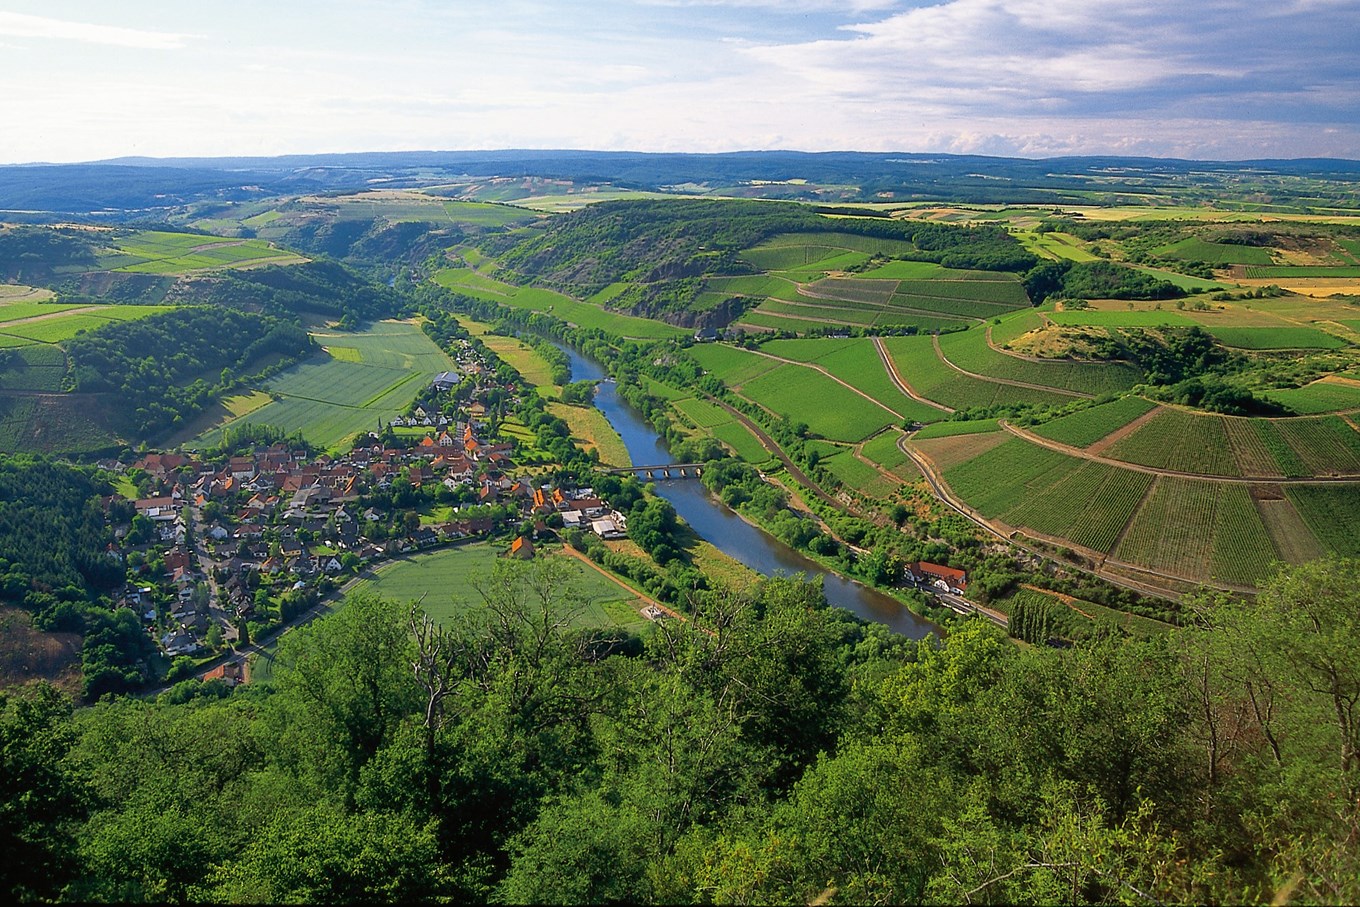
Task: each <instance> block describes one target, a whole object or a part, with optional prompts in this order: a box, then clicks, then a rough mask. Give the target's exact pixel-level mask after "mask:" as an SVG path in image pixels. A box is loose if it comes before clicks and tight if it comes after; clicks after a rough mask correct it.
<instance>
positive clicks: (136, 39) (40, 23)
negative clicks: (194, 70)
mask: <svg viewBox="0 0 1360 907" xmlns="http://www.w3.org/2000/svg"><path fill="white" fill-rule="evenodd" d="M0 35H9V36H10V37H15V38H46V39H50V40H56V41H80V42H82V43H85V44H105V45H111V46H114V47H135V48H141V49H144V50H173V49H175V48H178V47H183V46H184V42H185V39H186V38H187V37H189V36H188V35H178V34H172V33H170V32H160V31H146V30H144V29H137V28H122V27H120V26H116V25H96V24H93V23H88V22H70V21H67V20H65V19H49V18H47V17H46V16H29V15H25V14H23V13H5V12H0Z"/></svg>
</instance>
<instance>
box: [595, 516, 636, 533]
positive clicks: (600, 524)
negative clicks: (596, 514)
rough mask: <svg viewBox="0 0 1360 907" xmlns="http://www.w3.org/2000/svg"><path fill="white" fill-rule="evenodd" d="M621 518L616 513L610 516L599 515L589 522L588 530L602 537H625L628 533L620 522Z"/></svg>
mask: <svg viewBox="0 0 1360 907" xmlns="http://www.w3.org/2000/svg"><path fill="white" fill-rule="evenodd" d="M622 519H623V518H622V517H621V516H619V515H618V514H614V515H613V516H611V517H601V518H600V519H598V520H593V521H592V522H591V524H590V531H591V532H593V533H595V534H596V535H598V536H599V537H600V538H602V539H621V538H626V537H627V536H628V533H627V532H625V531H624V529H623V526H622V524H621V520H622Z"/></svg>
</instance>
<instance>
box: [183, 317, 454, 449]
mask: <svg viewBox="0 0 1360 907" xmlns="http://www.w3.org/2000/svg"><path fill="white" fill-rule="evenodd" d="M313 336H314V337H315V339H316V340H317V342H318V343H320V344H321V345H322V347H323V348H328V347H330V348H334V349H335V350H336V351H339V350H344V352H343V353H341V354H340V355H339V356H335V355H332V353H325V352H323V354H322V355H321V356H317V357H314V358H312V359H311V360H309V361H307V362H304V363H301V364H299V365H296V366H294V367H292V368H290V369H288V370H287V371H285V372H283V373H281V374H279V375H278V376H276V377H275V378H273V379H271V380H270V381H269V383H268V384H267V385H266V387H265V388H264V390H265V391H266V392H268V393H269V394H270V395H272V396H273V398H274V400H273V402H271V403H269V404H268V405H267V406H264V407H261V408H259V409H256V410H254V411H253V412H251V413H249V414H247V415H245V416H242V417H241V418H239V419H234V420H232V421H230V422H227V423H225V424H223V425H218V426H216V427H214V428H212V429H211V430H209V431H206V432H204V433H203V434H202V435H200V436H199V437H198V438H197V439H195V441H194V442H193V445H194V446H211V445H212V444H214V443H216V442H218V441H219V440H220V439H221V437H222V432H223V430H224V429H225V428H227V427H229V426H234V425H246V424H266V425H274V426H277V427H278V428H281V429H283V430H284V431H285V432H288V433H292V432H295V431H299V432H301V433H302V435H303V437H305V438H306V439H307V440H308V441H310V442H311V443H313V444H316V445H318V446H320V447H327V448H331V447H336V446H337V445H339V444H340V443H341V442H343V441H344V440H346V439H348V438H349V437H351V436H353V435H354V434H356V433H357V432H360V431H366V430H377V429H378V428H379V427H380V424H385V423H387V422H390V421H391V420H392V419H394V418H396V417H397V416H399V415H401V413H402V410H403V409H405V407H406V405H407V404H409V403H410V402H411V400H413V399H414V398H415V396H416V394H417V393H418V392H419V391H420V389H421V388H423V387H424V386H425V385H426V384H427V383H428V382H429V381H430V380H431V379H432V378H433V377H434V376H435V375H437V374H438V373H440V372H442V371H445V370H447V369H451V368H453V361H452V360H451V359H450V358H449V357H448V356H447V355H446V354H445V353H444V352H443V351H441V350H440V349H439V347H438V346H436V345H435V343H434V342H433V341H432V340H430V338H429V337H428V336H426V335H425V333H424V332H423V331H422V330H421V329H420V327H419V325H416V324H411V323H409V322H400V321H382V322H378V323H376V324H373V325H372V326H370V327H369V328H368V329H367V330H365V331H363V332H359V333H353V334H348V333H345V334H339V333H337V334H314V335H313Z"/></svg>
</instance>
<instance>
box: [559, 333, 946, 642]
mask: <svg viewBox="0 0 1360 907" xmlns="http://www.w3.org/2000/svg"><path fill="white" fill-rule="evenodd" d="M561 349H562V350H563V351H564V352H566V354H567V355H568V356H570V357H571V377H572V380H574V381H600V382H601V383H600V385H599V387H598V390H597V391H596V394H595V405H596V407H598V408H599V410H600V412H602V413H604V415H605V418H606V419H608V420H609V423H610V424H611V425H613V426H614V430H615V431H617V432H618V433H619V436H620V437H622V438H623V444H624V446H625V447H626V448H627V449H628V456H629V457H631V458H632V460H633V462H634V463H636V464H639V465H642V464H648V463H657V464H661V463H671V462H674V458H673V457H672V456H671V453H670V451H669V450H667V449H666V445H665V443H664V442H663V441H662V440H661V437H660V436H659V435H658V434H657V433H656V432H655V431H654V430H653V429H652V427H651V426H650V425H648V424H647V423H646V421H645V420H644V419H643V418H642V415H641V414H640V413H639V412H637V410H635V409H633V408H632V407H631V406H629V405H628V404H627V403H625V402H624V401H623V400H621V399H619V395H618V393H617V390H616V388H615V386H614V382H613V381H606V380H603V379H605V378H607V375H606V374H605V370H604V368H603V366H601V365H600V364H599V363H598V362H595V361H594V360H592V359H588V358H586V357H585V356H582V355H581V354H580V353H579V352H577V351H576V350H574V349H572V348H571V347H568V346H563V347H561ZM656 490H657V494H659V495H661V496H662V497H663V498H665V499H666V500H668V501H670V502H671V505H672V506H673V507H674V508H675V512H676V513H678V514H679V515H680V517H681V518H682V519H683V520H684V521H685V522H686V523H688V524H689V525H690V527H691V528H693V529H694V531H695V532H697V533H698V534H699V536H700V537H701V538H704V539H706V540H707V541H709V542H711V543H712V544H713V545H715V546H716V547H717V548H719V549H721V550H722V551H723V552H724V553H726V554H727V555H728V556H730V557H732V558H735V559H736V560H738V561H741V562H742V563H743V564H745V565H746V566H748V567H750V568H751V569H752V570H755V571H757V572H758V573H763V574H765V575H766V576H773V575H775V574H777V573H785V574H794V573H804V574H806V575H807V576H808V577H817V576H820V577H822V588H823V590H824V591H825V593H826V600H827V601H828V602H830V603H831V604H832V605H835V606H837V607H840V608H845V609H846V610H847V611H850V612H851V613H853V614H855V615H857V616H858V617H860V618H863V619H864V620H870V621H874V622H876V623H880V624H886V625H887V626H888V627H889V628H890V629H892V630H894V631H896V632H898V633H901V634H903V635H904V636H909V637H911V638H912V639H921V638H923V637H924V636H926V634H928V633H932V632H938V629H939V628H938V627H936V626H935V625H934V624H933V623H931V622H930V621H928V620H926V619H925V618H923V617H920V616H918V615H916V614H914V613H913V612H912V611H911V610H910V609H908V608H907V607H906V606H905V605H903V604H902V603H901V602H899V601H897V600H896V599H894V598H891V597H890V596H887V595H884V594H883V593H882V592H879V591H877V590H875V589H871V588H869V587H868V586H865V585H863V584H861V583H857V582H855V581H853V580H848V579H846V578H845V577H843V576H840V575H839V574H836V573H830V572H828V571H826V570H825V569H824V568H823V567H822V566H821V565H820V564H818V563H817V562H816V561H814V560H812V559H810V558H808V557H806V556H804V555H803V554H801V553H800V552H798V551H796V550H794V549H793V548H790V547H789V546H788V545H785V544H784V543H783V542H781V541H779V540H778V539H776V538H775V537H774V536H772V535H770V534H769V533H768V532H765V531H764V530H763V529H759V528H757V527H755V526H753V525H751V524H750V523H748V522H746V521H745V520H743V519H742V518H741V517H739V516H737V514H736V513H734V512H733V511H732V510H731V509H730V508H729V507H727V506H726V505H724V504H723V503H722V502H721V501H719V500H717V499H716V498H715V497H713V495H711V494H710V493H709V492H708V490H707V489H706V488H704V486H703V485H702V484H701V483H700V482H697V481H695V480H694V479H665V480H658V481H657V482H656Z"/></svg>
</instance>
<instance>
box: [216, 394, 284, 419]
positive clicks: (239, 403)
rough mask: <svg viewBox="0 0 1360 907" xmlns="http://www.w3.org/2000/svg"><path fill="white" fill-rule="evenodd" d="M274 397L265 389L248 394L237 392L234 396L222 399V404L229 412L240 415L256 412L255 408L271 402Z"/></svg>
mask: <svg viewBox="0 0 1360 907" xmlns="http://www.w3.org/2000/svg"><path fill="white" fill-rule="evenodd" d="M272 399H273V398H272V397H270V396H269V395H268V394H266V393H265V392H264V391H251V392H250V393H248V394H237V395H235V396H232V397H227V398H225V399H224V400H223V401H222V405H223V406H224V407H226V409H227V412H229V413H231V414H232V415H233V416H237V417H240V416H244V415H248V414H249V413H253V412H255V410H257V409H259V408H260V407H262V406H264V405H265V404H267V403H269V402H270V401H271V400H272Z"/></svg>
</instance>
